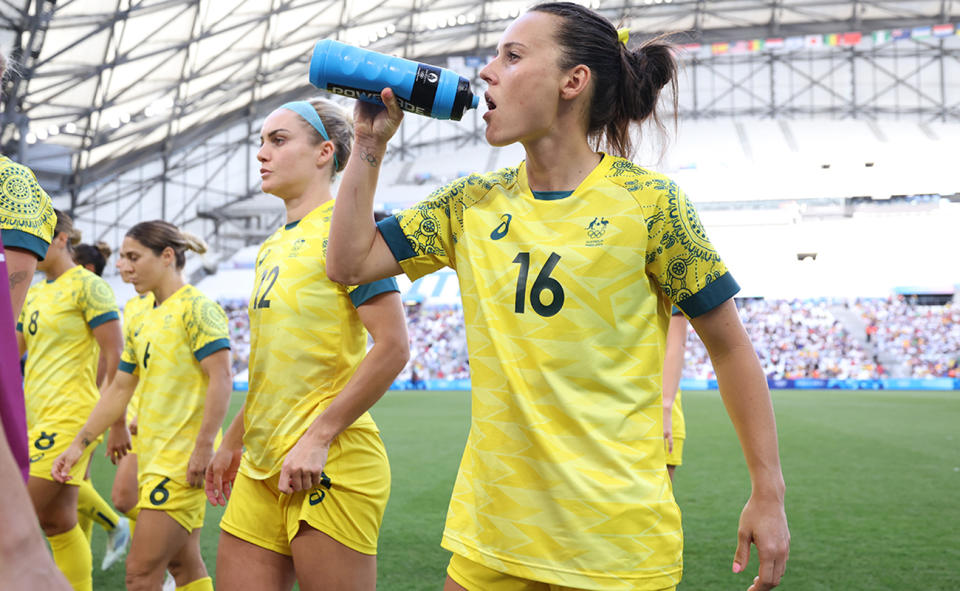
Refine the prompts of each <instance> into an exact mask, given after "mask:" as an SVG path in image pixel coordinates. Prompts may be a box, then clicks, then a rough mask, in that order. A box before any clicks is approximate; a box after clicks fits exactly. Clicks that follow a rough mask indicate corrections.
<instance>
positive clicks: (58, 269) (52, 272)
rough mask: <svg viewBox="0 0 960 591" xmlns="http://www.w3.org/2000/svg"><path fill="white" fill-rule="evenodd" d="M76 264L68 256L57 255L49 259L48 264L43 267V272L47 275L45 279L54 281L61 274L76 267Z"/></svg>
mask: <svg viewBox="0 0 960 591" xmlns="http://www.w3.org/2000/svg"><path fill="white" fill-rule="evenodd" d="M76 266H77V264H76V263H74V262H73V261H72V260H70V258H69V257H57V258H56V260H52V261H50V265H49V266H48V267H47V268H46V269H44V271H43V274H44V275H46V276H47V281H56V280H57V279H58V278H59V277H60V276H61V275H63V274H64V273H66V272H67V271H69V270H70V269H72V268H74V267H76Z"/></svg>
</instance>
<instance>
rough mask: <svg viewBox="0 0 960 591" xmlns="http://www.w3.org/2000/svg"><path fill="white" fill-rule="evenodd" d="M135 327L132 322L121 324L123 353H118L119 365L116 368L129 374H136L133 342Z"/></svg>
mask: <svg viewBox="0 0 960 591" xmlns="http://www.w3.org/2000/svg"><path fill="white" fill-rule="evenodd" d="M134 336H136V335H135V329H134V327H133V323H131V322H127V323H125V324H124V326H123V353H121V354H120V365H119V367H118V368H117V369H119V370H120V371H125V372H127V373H129V374H133V375H138V374H139V371H138V369H139V366H138V365H137V350H136V348H135V347H134V344H133V337H134Z"/></svg>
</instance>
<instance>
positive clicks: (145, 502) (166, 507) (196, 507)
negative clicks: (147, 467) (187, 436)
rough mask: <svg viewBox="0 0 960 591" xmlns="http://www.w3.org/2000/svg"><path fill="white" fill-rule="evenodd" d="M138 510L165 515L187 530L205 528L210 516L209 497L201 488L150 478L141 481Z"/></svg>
mask: <svg viewBox="0 0 960 591" xmlns="http://www.w3.org/2000/svg"><path fill="white" fill-rule="evenodd" d="M137 508H138V509H140V510H143V509H152V510H154V511H163V512H165V513H166V514H167V515H169V516H170V517H171V518H172V519H173V520H174V521H176V522H177V523H179V524H180V525H181V526H182V527H183V528H184V529H185V530H187V531H188V532H192V531H193V530H195V529H198V528H200V527H203V518H204V516H205V515H206V512H207V495H206V493H204V491H203V489H202V488H193V487H191V486H188V485H187V484H186V483H183V482H177V481H175V480H172V479H171V478H169V477H167V476H160V475H159V474H147V475H145V476H144V477H143V478H142V480H141V481H140V500H139V502H138V503H137Z"/></svg>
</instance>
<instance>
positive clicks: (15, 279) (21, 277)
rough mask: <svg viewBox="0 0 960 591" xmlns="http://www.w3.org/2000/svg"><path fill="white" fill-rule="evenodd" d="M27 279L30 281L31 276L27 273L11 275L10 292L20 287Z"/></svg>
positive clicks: (21, 272)
mask: <svg viewBox="0 0 960 591" xmlns="http://www.w3.org/2000/svg"><path fill="white" fill-rule="evenodd" d="M27 279H29V275H28V274H27V272H26V271H16V272H15V273H11V274H10V291H13V289H14V288H15V287H16V286H18V285H20V284H21V283H23V282H24V281H26V280H27Z"/></svg>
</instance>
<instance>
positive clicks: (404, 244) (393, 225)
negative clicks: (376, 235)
mask: <svg viewBox="0 0 960 591" xmlns="http://www.w3.org/2000/svg"><path fill="white" fill-rule="evenodd" d="M377 229H378V230H380V234H381V235H383V240H384V242H386V243H387V246H388V247H389V248H390V252H392V253H393V258H395V259H397V262H400V261H405V260H407V259H412V258H413V257H415V256H417V253H416V252H414V250H413V247H412V246H410V241H409V240H407V235H406V234H404V233H403V230H402V229H401V228H400V222H399V221H398V220H397V216H395V215H392V216H390V217H388V218H386V219H384V220H381V221H380V222H378V223H377Z"/></svg>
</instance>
